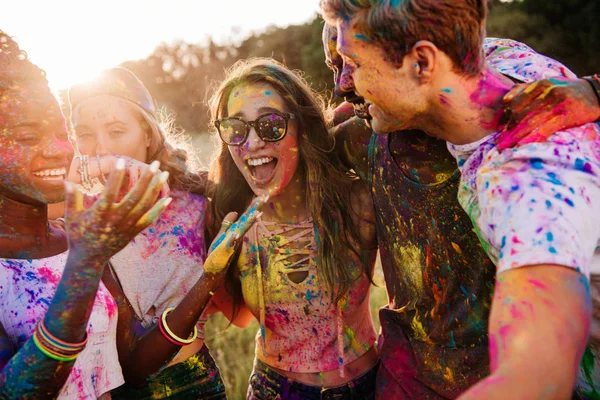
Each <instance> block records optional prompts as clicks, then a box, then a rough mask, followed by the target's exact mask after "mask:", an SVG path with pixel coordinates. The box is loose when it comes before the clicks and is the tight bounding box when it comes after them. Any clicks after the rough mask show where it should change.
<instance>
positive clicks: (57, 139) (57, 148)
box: [42, 133, 73, 158]
mask: <svg viewBox="0 0 600 400" xmlns="http://www.w3.org/2000/svg"><path fill="white" fill-rule="evenodd" d="M42 154H43V156H44V157H46V158H64V157H67V158H71V157H72V156H73V145H72V144H71V142H70V141H69V139H66V133H59V134H56V135H52V136H51V137H50V138H49V140H48V143H47V144H46V146H45V147H44V150H43V151H42Z"/></svg>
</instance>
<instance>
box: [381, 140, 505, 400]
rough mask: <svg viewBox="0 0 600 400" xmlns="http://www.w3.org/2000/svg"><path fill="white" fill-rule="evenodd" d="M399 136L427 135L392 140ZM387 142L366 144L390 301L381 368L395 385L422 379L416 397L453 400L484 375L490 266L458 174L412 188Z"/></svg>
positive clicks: (383, 323) (384, 321)
mask: <svg viewBox="0 0 600 400" xmlns="http://www.w3.org/2000/svg"><path fill="white" fill-rule="evenodd" d="M402 134H411V135H416V134H420V135H425V134H424V133H416V132H412V131H411V132H410V133H393V134H392V135H402ZM389 139H390V135H389V134H373V136H372V137H371V142H370V145H369V176H370V177H371V182H370V183H371V190H372V194H373V203H374V205H375V211H376V217H377V238H378V241H379V251H380V255H381V264H382V268H383V273H384V276H385V282H386V288H387V292H388V298H389V305H388V306H386V307H384V308H383V309H382V310H381V311H380V314H379V318H380V321H381V328H382V339H381V343H380V347H381V348H380V358H381V363H382V367H385V368H386V369H388V370H389V371H390V372H391V373H392V375H393V376H395V377H397V379H398V382H402V380H403V376H404V377H411V378H414V379H416V381H417V382H420V385H421V386H420V387H422V389H415V390H416V393H418V392H419V391H421V393H424V392H423V390H425V392H427V393H430V392H431V391H434V392H435V393H437V394H438V395H440V396H443V397H447V398H455V397H456V396H457V395H458V394H459V393H461V392H463V391H464V390H465V389H467V388H468V387H469V386H471V385H472V384H474V383H475V382H477V381H479V380H480V379H482V378H483V377H485V376H486V375H488V374H489V358H488V347H487V345H488V337H487V325H488V314H489V311H490V303H491V299H492V289H493V285H494V275H495V271H496V269H495V266H494V265H493V264H492V263H491V261H490V260H489V259H488V257H487V256H486V254H485V252H484V250H483V248H482V246H481V244H480V243H479V240H478V238H477V236H476V235H475V233H474V230H473V226H472V224H471V220H470V219H469V217H468V216H467V214H466V213H465V212H464V211H463V209H462V208H461V206H460V204H459V203H458V201H457V199H456V195H457V190H458V183H459V178H460V174H459V172H458V170H456V171H455V172H454V173H453V174H452V175H451V177H450V178H448V179H446V180H444V181H442V182H440V183H434V184H421V183H417V182H415V181H413V180H411V179H409V178H408V177H407V176H406V175H405V173H404V172H403V171H402V169H400V168H399V167H398V165H397V164H396V162H395V161H394V159H393V157H392V153H391V151H390V148H389ZM400 140H401V138H400ZM423 140H439V139H434V138H428V137H424V138H423ZM435 147H436V148H438V149H440V148H441V149H442V150H441V151H447V150H446V149H445V148H443V147H440V146H435ZM432 156H433V157H435V155H432ZM399 360H403V361H402V362H400V361H399ZM423 388H428V389H423Z"/></svg>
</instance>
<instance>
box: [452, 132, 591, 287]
mask: <svg viewBox="0 0 600 400" xmlns="http://www.w3.org/2000/svg"><path fill="white" fill-rule="evenodd" d="M496 136H497V134H493V135H490V136H487V137H485V138H483V139H481V140H479V141H477V142H475V143H470V144H466V145H460V146H458V145H452V144H449V145H448V148H449V150H450V152H451V153H452V154H453V155H454V156H455V157H456V159H457V161H458V166H459V168H460V170H461V174H462V177H461V184H460V187H459V192H458V200H459V202H460V204H461V205H462V207H463V208H464V209H465V211H466V212H467V214H468V215H469V216H470V217H471V219H472V220H473V223H474V225H475V227H476V230H477V231H478V235H479V237H480V239H481V241H482V243H483V245H484V248H485V250H486V251H487V253H488V254H489V256H490V258H491V260H492V261H493V262H494V263H495V264H496V266H497V273H501V272H503V271H506V270H509V269H512V268H518V267H522V266H527V265H536V264H558V265H563V266H567V267H570V268H574V269H576V270H578V271H580V272H581V273H582V274H583V275H585V276H586V277H588V278H589V276H590V273H600V250H599V248H598V244H599V242H600V127H599V126H598V125H597V124H587V125H584V126H582V127H578V128H574V129H569V130H566V131H561V132H557V133H556V134H554V135H553V136H552V137H550V138H549V139H548V140H547V141H546V142H541V143H531V144H527V145H524V146H519V147H517V148H514V149H507V150H504V151H502V152H499V151H498V149H497V148H496V146H495V143H494V139H495V137H496Z"/></svg>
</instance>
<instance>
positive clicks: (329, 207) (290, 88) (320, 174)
mask: <svg viewBox="0 0 600 400" xmlns="http://www.w3.org/2000/svg"><path fill="white" fill-rule="evenodd" d="M225 76H226V77H225V79H224V80H223V81H222V82H221V84H220V85H219V87H218V88H217V89H216V91H215V92H214V94H213V95H212V97H211V99H210V100H209V107H210V114H211V122H212V124H211V126H212V125H214V121H215V120H217V119H220V118H223V117H226V116H227V102H228V100H229V97H230V95H231V92H232V91H233V89H234V88H235V87H237V86H238V85H242V84H248V85H251V84H256V83H266V84H269V85H271V86H272V87H273V88H274V89H275V90H276V91H277V92H278V93H279V95H280V96H281V97H282V98H283V100H284V102H285V105H286V108H287V111H288V112H291V113H293V114H294V115H295V117H296V120H297V121H298V126H299V132H301V134H300V135H299V137H298V147H299V153H300V162H299V166H298V168H300V171H299V172H300V173H302V174H304V178H305V179H304V180H305V182H306V183H305V184H306V196H307V198H306V204H307V208H308V210H309V212H310V214H311V216H312V217H313V221H314V225H315V236H316V244H317V255H318V260H319V262H318V267H317V268H318V271H319V276H320V279H323V280H324V282H325V283H326V285H327V286H328V287H329V288H330V289H331V293H332V295H335V297H336V300H339V299H340V298H341V297H342V296H343V295H344V294H345V293H346V292H347V291H348V289H349V287H350V285H351V283H352V281H354V280H356V279H357V278H358V277H360V275H361V274H363V273H365V274H367V275H370V272H369V271H367V270H366V268H365V266H364V264H365V263H364V261H363V262H360V265H357V266H356V267H357V268H358V269H356V268H350V266H351V265H352V264H354V263H355V262H356V261H355V260H356V258H353V257H352V255H351V254H350V253H354V254H355V255H356V256H358V257H359V258H360V259H361V260H364V258H363V257H361V252H360V245H359V243H360V239H359V234H358V227H357V226H355V223H354V220H353V218H352V215H351V213H352V212H354V211H353V210H352V209H351V201H350V200H351V199H350V197H351V191H352V186H353V185H352V181H353V180H355V179H356V176H355V175H353V174H351V173H350V172H349V171H348V170H346V169H344V167H343V166H342V163H341V162H340V160H339V158H338V157H337V155H336V154H335V153H334V152H333V151H332V150H333V148H334V144H335V139H334V137H333V136H331V135H330V134H329V132H328V126H327V125H328V124H327V123H326V120H325V116H324V110H325V102H324V101H323V99H322V97H321V96H319V95H318V94H316V93H315V92H313V90H312V89H311V88H310V86H309V85H308V83H307V82H306V81H305V80H304V79H303V78H302V77H301V76H299V75H298V74H296V73H294V72H292V71H290V70H289V69H287V68H286V67H285V66H283V65H282V64H280V63H279V62H277V61H275V60H273V59H269V58H252V59H248V60H240V61H238V62H236V63H235V64H234V65H233V66H231V67H230V68H229V69H228V70H227V71H226V74H225ZM213 131H214V130H213ZM209 180H210V181H211V184H214V185H215V186H214V192H213V194H212V208H213V215H214V217H215V220H214V221H213V228H212V229H213V232H214V231H216V230H218V226H219V225H220V223H221V221H222V220H223V217H224V216H225V215H226V214H227V213H228V212H231V211H236V212H238V213H239V214H241V213H243V212H244V210H245V209H246V207H247V206H248V205H249V203H250V201H251V200H252V198H253V197H254V193H253V192H252V189H251V188H250V186H249V185H248V183H247V182H246V180H245V179H244V176H243V175H242V173H241V172H240V171H239V169H238V168H237V166H236V165H235V163H234V161H233V158H232V157H231V155H230V153H229V149H228V146H227V145H226V144H225V143H221V149H220V153H219V155H218V157H217V158H216V159H215V160H214V161H213V164H212V166H211V169H210V172H209ZM349 250H351V251H349ZM356 271H360V274H357V273H356Z"/></svg>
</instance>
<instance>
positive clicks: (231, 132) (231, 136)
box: [219, 118, 246, 145]
mask: <svg viewBox="0 0 600 400" xmlns="http://www.w3.org/2000/svg"><path fill="white" fill-rule="evenodd" d="M219 134H220V135H221V139H222V140H223V141H224V142H225V143H227V144H230V145H240V144H242V143H243V142H244V139H245V137H246V124H245V123H244V122H242V121H240V120H238V119H233V118H225V119H222V120H221V121H220V122H219Z"/></svg>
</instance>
